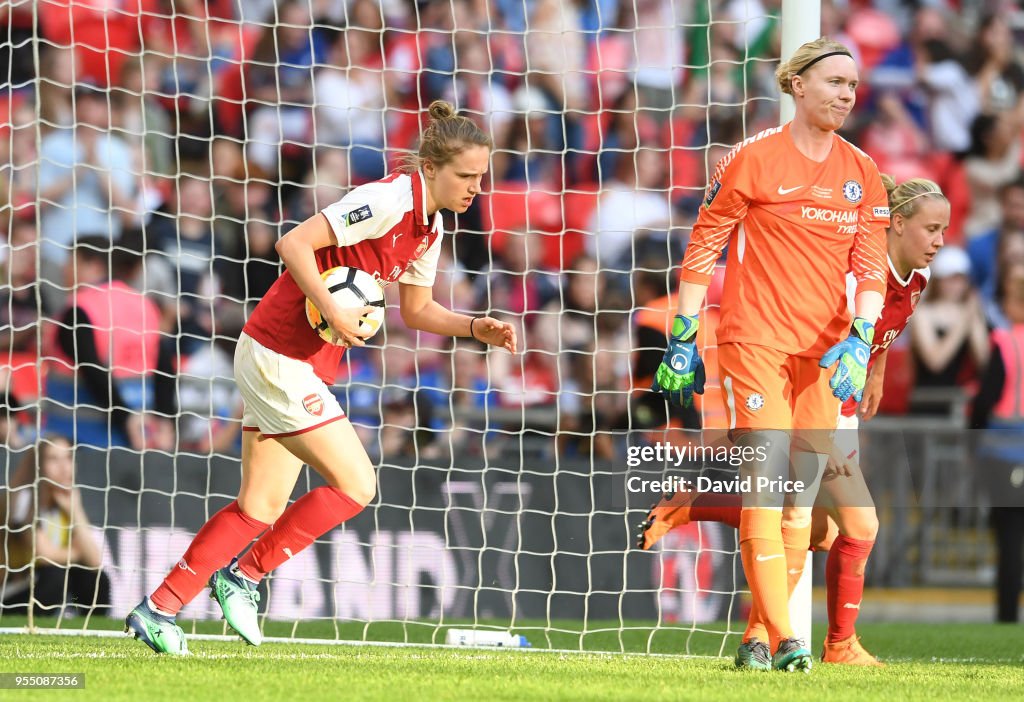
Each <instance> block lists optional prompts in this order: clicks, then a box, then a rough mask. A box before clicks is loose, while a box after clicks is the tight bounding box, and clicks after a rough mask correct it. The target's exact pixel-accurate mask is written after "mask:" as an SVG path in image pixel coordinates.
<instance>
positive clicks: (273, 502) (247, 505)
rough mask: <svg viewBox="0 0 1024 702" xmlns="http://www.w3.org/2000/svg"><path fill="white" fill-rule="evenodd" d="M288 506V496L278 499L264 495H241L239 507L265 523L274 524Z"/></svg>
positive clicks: (248, 514)
mask: <svg viewBox="0 0 1024 702" xmlns="http://www.w3.org/2000/svg"><path fill="white" fill-rule="evenodd" d="M287 507H288V497H287V496H285V498H284V499H283V500H282V499H277V498H274V497H268V496H263V495H239V496H238V508H239V509H240V510H242V512H243V513H244V514H246V515H247V516H249V517H252V518H253V519H256V520H258V521H261V522H263V523H264V524H273V523H274V522H276V521H277V519H278V517H280V516H281V515H282V514H283V513H284V510H285V508H287Z"/></svg>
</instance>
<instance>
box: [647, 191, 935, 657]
mask: <svg viewBox="0 0 1024 702" xmlns="http://www.w3.org/2000/svg"><path fill="white" fill-rule="evenodd" d="M882 182H883V183H884V184H885V189H886V191H887V193H888V195H889V212H890V217H891V223H890V226H889V229H888V234H887V241H888V254H889V274H888V280H887V284H886V291H885V302H884V306H883V307H882V313H881V316H880V317H879V320H878V322H877V324H876V325H875V338H874V341H875V343H874V344H873V345H872V346H871V357H870V360H869V363H868V378H867V382H866V384H865V386H864V396H863V398H862V399H861V402H860V405H859V407H858V404H857V402H856V401H854V399H853V398H852V397H851V398H850V399H848V400H847V401H846V402H844V403H843V405H842V409H841V413H840V417H839V422H838V425H837V430H836V435H835V446H834V449H833V452H832V456H831V457H830V459H829V463H828V470H827V471H826V475H825V477H824V478H823V480H822V483H821V489H820V490H819V492H818V499H817V501H816V504H815V508H814V511H813V518H812V536H811V546H812V548H814V549H815V550H824V551H828V552H829V555H828V562H827V564H826V571H825V572H826V584H827V590H828V595H827V601H828V636H827V638H826V641H825V650H824V652H823V654H822V661H824V662H825V663H846V664H853V665H876V666H877V665H881V664H880V663H879V661H878V660H877V659H876V658H875V657H874V656H872V655H871V654H870V653H868V652H867V651H866V650H865V649H864V648H863V646H861V645H860V642H859V641H858V639H857V636H856V634H855V632H854V624H855V622H856V620H857V615H858V614H859V612H860V602H861V596H862V595H863V592H864V566H865V563H866V562H867V558H868V554H869V553H870V552H871V548H872V546H873V545H874V542H875V535H876V533H877V531H878V517H877V515H876V514H875V507H874V503H873V501H872V499H871V494H870V493H869V492H868V487H867V484H866V483H865V482H864V476H863V474H862V472H861V470H860V467H859V461H858V457H859V452H860V448H859V445H858V441H857V426H858V421H859V420H858V416H859V417H860V418H863V419H865V420H868V419H871V417H873V416H874V415H875V413H876V412H877V411H878V404H879V402H880V401H881V399H882V382H883V379H884V377H885V360H886V354H887V352H888V350H889V346H890V345H891V344H892V342H893V341H894V340H895V339H896V337H898V336H899V335H900V333H902V332H903V330H904V329H905V328H906V326H907V323H908V322H909V321H910V317H911V315H912V314H913V312H914V308H915V307H916V305H917V302H918V301H919V300H920V299H921V295H922V293H923V291H924V288H925V286H926V285H927V284H928V268H927V266H928V264H929V263H930V262H931V260H932V258H934V257H935V254H936V252H937V251H938V250H939V249H940V248H941V247H942V244H943V235H944V233H945V231H946V229H947V228H948V227H949V202H948V201H947V200H946V197H945V196H944V195H943V194H942V191H941V190H940V189H939V186H938V185H936V184H935V183H933V182H932V181H930V180H925V179H922V178H916V179H913V180H908V181H906V182H904V183H901V184H900V185H899V186H897V185H896V184H895V182H894V181H893V180H892V178H890V177H888V176H883V177H882ZM855 283H856V281H855V280H853V279H852V276H851V280H850V283H849V285H848V287H849V288H851V290H850V292H851V294H852V291H853V288H854V286H855ZM740 508H741V501H740V496H739V495H721V494H700V493H696V492H686V493H677V494H675V495H673V496H666V498H665V499H663V500H662V501H661V502H659V503H658V504H657V505H656V506H655V507H654V508H652V509H651V511H650V512H649V513H648V515H647V519H646V520H645V521H644V522H643V523H642V524H641V526H640V534H639V535H638V539H637V546H638V547H640V548H642V549H649V548H651V547H652V546H653V545H654V544H655V543H657V542H658V540H659V539H661V537H662V536H664V535H665V534H666V533H668V532H669V531H670V530H671V529H672V528H673V527H675V526H678V525H680V524H687V523H689V522H691V521H717V522H723V523H726V524H731V525H733V526H736V527H737V528H738V526H739V518H740ZM837 532H838V536H837ZM758 634H760V635H761V636H764V637H766V636H767V634H766V633H765V632H763V631H762V632H755V634H754V636H753V637H752V638H758ZM759 640H761V641H764V640H766V638H760V639H759Z"/></svg>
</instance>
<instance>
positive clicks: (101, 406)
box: [40, 238, 176, 451]
mask: <svg viewBox="0 0 1024 702" xmlns="http://www.w3.org/2000/svg"><path fill="white" fill-rule="evenodd" d="M108 261H109V262H110V263H109V264H108ZM138 265H139V259H138V257H137V256H136V255H135V254H133V253H130V252H127V251H125V250H124V249H119V248H115V249H113V251H111V249H110V244H109V242H107V241H106V240H105V239H103V238H93V239H86V240H83V241H80V242H79V243H78V245H77V246H76V248H75V256H74V265H73V266H72V267H71V268H70V269H69V271H68V274H69V275H68V277H69V280H68V283H69V284H70V283H71V280H70V278H71V275H72V271H74V275H76V276H77V282H76V283H75V284H74V286H73V290H72V294H71V301H70V304H69V305H68V306H67V307H66V309H65V311H64V312H63V314H61V315H60V323H59V325H57V327H56V328H55V329H54V330H53V331H54V333H53V334H52V335H51V337H50V338H49V339H48V340H47V342H46V345H47V348H48V351H47V359H46V360H47V373H46V385H45V389H44V392H43V397H42V399H41V401H40V411H41V412H42V413H43V423H44V426H45V427H46V430H47V431H49V432H56V433H59V434H61V435H63V436H74V437H75V439H76V441H77V442H78V444H85V445H89V446H96V447H108V446H128V447H131V448H132V449H134V450H137V451H141V450H143V449H145V448H150V449H159V450H164V451H168V450H170V449H171V448H172V446H173V443H174V430H173V425H172V422H171V419H170V418H171V417H173V416H175V414H176V409H175V387H174V386H175V383H174V365H173V361H172V359H171V357H170V355H169V354H167V353H162V351H165V350H166V346H161V344H160V328H159V324H160V310H159V308H158V307H157V306H156V304H155V303H154V302H152V301H151V300H149V299H147V298H146V297H144V296H143V294H142V293H139V292H138V291H136V290H133V289H132V288H130V287H129V286H128V285H127V284H126V283H124V282H122V281H125V280H131V279H132V278H133V277H134V276H135V274H136V269H137V268H138Z"/></svg>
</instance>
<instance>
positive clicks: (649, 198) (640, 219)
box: [586, 147, 672, 289]
mask: <svg viewBox="0 0 1024 702" xmlns="http://www.w3.org/2000/svg"><path fill="white" fill-rule="evenodd" d="M632 155H633V158H625V159H622V160H621V161H620V162H619V166H618V169H617V173H616V178H615V180H613V181H611V182H609V183H606V184H605V187H604V189H603V190H602V192H601V198H600V200H598V203H597V207H596V208H595V210H594V214H593V217H592V219H591V224H590V226H589V227H588V229H589V231H590V232H591V236H589V237H587V239H586V250H587V253H588V254H589V255H590V256H591V257H592V258H594V259H595V260H596V261H597V263H598V268H599V269H600V270H602V271H614V272H616V273H620V274H626V273H628V271H631V270H632V269H633V268H635V261H636V252H637V243H638V241H639V240H641V239H643V238H646V237H650V236H660V237H661V238H662V239H666V238H667V231H668V229H669V228H670V227H671V225H672V207H671V205H670V204H669V197H668V182H667V177H666V163H665V153H664V151H662V150H660V149H654V148H648V147H641V148H639V149H637V150H636V151H635V152H633V154H632ZM655 232H660V234H657V235H656V234H655ZM621 277H622V276H621V275H620V276H618V278H620V279H621ZM608 282H609V283H611V284H612V285H616V284H620V283H621V285H619V287H622V288H623V289H625V288H627V287H628V281H627V282H625V283H623V282H622V280H614V279H610V280H609V281H608Z"/></svg>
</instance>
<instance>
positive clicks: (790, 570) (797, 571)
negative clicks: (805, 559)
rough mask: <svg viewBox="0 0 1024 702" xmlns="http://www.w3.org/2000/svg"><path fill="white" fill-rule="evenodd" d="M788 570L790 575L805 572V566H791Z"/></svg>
mask: <svg viewBox="0 0 1024 702" xmlns="http://www.w3.org/2000/svg"><path fill="white" fill-rule="evenodd" d="M788 572H789V574H790V575H799V574H800V573H803V572H804V569H803V568H790V569H789V571H788Z"/></svg>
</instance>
